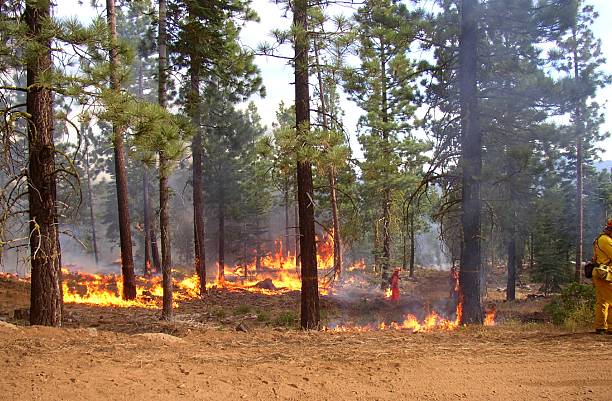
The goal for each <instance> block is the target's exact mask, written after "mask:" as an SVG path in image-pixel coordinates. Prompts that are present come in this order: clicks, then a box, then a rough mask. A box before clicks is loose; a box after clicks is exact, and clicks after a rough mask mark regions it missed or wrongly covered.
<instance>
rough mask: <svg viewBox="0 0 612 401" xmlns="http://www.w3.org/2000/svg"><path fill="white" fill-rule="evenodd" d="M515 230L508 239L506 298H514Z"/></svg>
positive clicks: (512, 299)
mask: <svg viewBox="0 0 612 401" xmlns="http://www.w3.org/2000/svg"><path fill="white" fill-rule="evenodd" d="M516 264H517V258H516V231H515V230H513V231H512V233H511V234H510V240H509V241H508V283H507V285H506V300H507V301H514V300H515V299H516Z"/></svg>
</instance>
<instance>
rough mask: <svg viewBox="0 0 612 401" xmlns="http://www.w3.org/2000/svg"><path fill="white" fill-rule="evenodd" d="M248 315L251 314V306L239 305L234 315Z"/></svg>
mask: <svg viewBox="0 0 612 401" xmlns="http://www.w3.org/2000/svg"><path fill="white" fill-rule="evenodd" d="M247 313H251V307H250V306H249V305H239V306H238V307H237V308H235V309H234V315H237V316H239V315H246V314H247Z"/></svg>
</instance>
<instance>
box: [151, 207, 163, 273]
mask: <svg viewBox="0 0 612 401" xmlns="http://www.w3.org/2000/svg"><path fill="white" fill-rule="evenodd" d="M152 209H153V208H152V207H151V202H149V216H152V215H153V210H152ZM149 221H150V222H151V234H149V238H150V239H151V257H152V258H153V268H154V269H155V273H158V274H159V273H161V259H160V256H159V247H158V246H157V233H156V232H155V224H154V223H153V219H150V220H149Z"/></svg>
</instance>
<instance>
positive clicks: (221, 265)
mask: <svg viewBox="0 0 612 401" xmlns="http://www.w3.org/2000/svg"><path fill="white" fill-rule="evenodd" d="M224 197H225V194H224V193H223V185H221V186H220V188H219V215H218V217H219V221H218V223H219V234H218V237H219V238H218V241H219V242H218V246H219V248H218V255H217V256H218V259H217V269H218V271H217V280H218V281H219V282H220V283H222V282H224V281H225V199H224Z"/></svg>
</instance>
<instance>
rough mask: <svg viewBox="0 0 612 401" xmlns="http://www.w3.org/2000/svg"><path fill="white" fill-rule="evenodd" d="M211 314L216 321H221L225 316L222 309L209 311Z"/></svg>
mask: <svg viewBox="0 0 612 401" xmlns="http://www.w3.org/2000/svg"><path fill="white" fill-rule="evenodd" d="M211 314H212V315H213V316H215V317H216V318H218V319H223V318H225V316H226V314H225V310H224V309H223V308H215V309H213V310H212V311H211Z"/></svg>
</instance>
